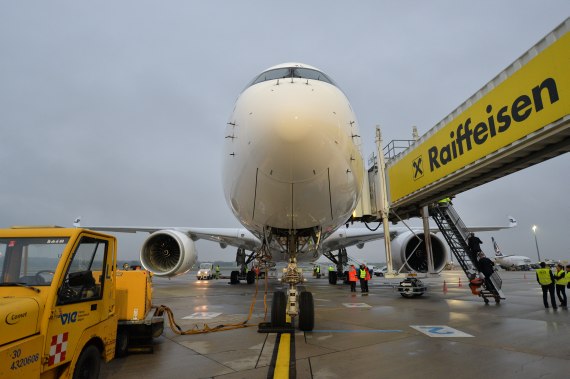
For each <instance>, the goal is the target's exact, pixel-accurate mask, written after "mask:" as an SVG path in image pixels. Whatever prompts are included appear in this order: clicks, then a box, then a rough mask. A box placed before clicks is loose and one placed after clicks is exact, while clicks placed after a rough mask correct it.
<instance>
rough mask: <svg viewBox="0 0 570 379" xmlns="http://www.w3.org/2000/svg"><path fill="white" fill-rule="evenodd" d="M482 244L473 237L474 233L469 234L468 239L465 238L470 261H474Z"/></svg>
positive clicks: (477, 238)
mask: <svg viewBox="0 0 570 379" xmlns="http://www.w3.org/2000/svg"><path fill="white" fill-rule="evenodd" d="M482 243H483V241H481V240H480V239H479V237H477V236H475V233H469V237H468V238H467V245H468V246H469V251H470V253H471V260H472V261H475V259H476V258H477V254H479V253H480V252H481V244H482Z"/></svg>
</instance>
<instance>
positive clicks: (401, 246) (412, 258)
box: [392, 232, 448, 273]
mask: <svg viewBox="0 0 570 379" xmlns="http://www.w3.org/2000/svg"><path fill="white" fill-rule="evenodd" d="M416 235H417V236H418V237H419V238H420V239H421V241H420V240H418V239H417V238H416V236H415V235H414V233H412V232H405V233H402V234H400V235H398V236H397V237H396V238H394V239H393V240H392V263H393V267H394V270H399V269H400V267H402V265H404V268H403V269H402V270H401V272H410V271H414V272H421V273H427V272H428V262H427V252H426V249H425V242H424V233H423V232H422V233H416ZM430 236H431V247H432V252H433V267H434V271H435V272H436V273H438V272H440V271H442V270H443V269H444V267H445V265H446V263H447V256H448V252H447V244H446V243H445V242H444V241H443V240H442V239H440V238H439V237H437V236H436V235H434V234H432V233H430ZM418 243H419V244H420V246H419V247H418V248H417V249H416V250H415V251H414V249H415V247H416V246H417V245H418ZM406 260H407V261H406ZM404 262H406V263H405V264H404Z"/></svg>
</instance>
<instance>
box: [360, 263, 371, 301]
mask: <svg viewBox="0 0 570 379" xmlns="http://www.w3.org/2000/svg"><path fill="white" fill-rule="evenodd" d="M366 276H368V280H369V279H370V273H369V272H367V271H366V269H365V266H364V265H363V264H362V265H360V269H359V270H358V279H360V292H362V294H363V295H368V280H367V279H366Z"/></svg>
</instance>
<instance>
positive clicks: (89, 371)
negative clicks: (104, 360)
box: [73, 345, 101, 379]
mask: <svg viewBox="0 0 570 379" xmlns="http://www.w3.org/2000/svg"><path fill="white" fill-rule="evenodd" d="M100 370H101V353H100V352H99V349H97V347H95V345H89V346H87V347H86V348H85V349H83V351H82V352H81V354H80V355H79V358H78V359H77V363H76V364H75V370H74V371H73V379H97V378H99V371H100Z"/></svg>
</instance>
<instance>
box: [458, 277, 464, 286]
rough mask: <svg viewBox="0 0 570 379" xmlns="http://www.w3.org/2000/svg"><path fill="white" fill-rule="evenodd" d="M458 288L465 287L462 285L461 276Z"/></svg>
mask: <svg viewBox="0 0 570 379" xmlns="http://www.w3.org/2000/svg"><path fill="white" fill-rule="evenodd" d="M457 287H463V286H462V285H461V276H460V277H459V285H458V286H457Z"/></svg>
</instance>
